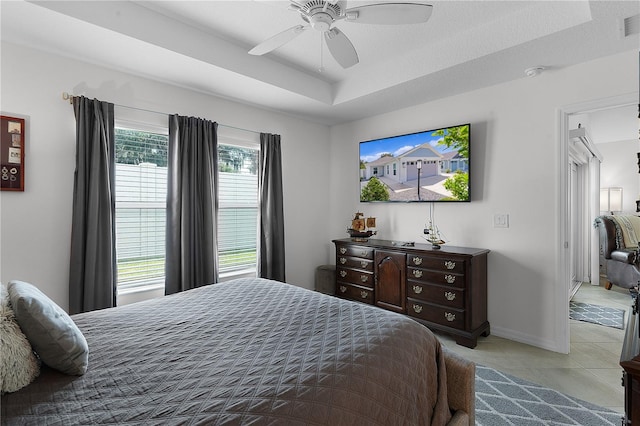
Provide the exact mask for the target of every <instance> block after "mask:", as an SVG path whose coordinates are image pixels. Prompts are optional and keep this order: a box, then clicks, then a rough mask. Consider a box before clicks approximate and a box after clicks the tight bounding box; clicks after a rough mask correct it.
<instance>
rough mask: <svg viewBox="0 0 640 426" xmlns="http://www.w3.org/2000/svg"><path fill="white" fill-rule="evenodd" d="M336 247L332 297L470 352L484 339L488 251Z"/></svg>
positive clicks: (378, 244)
mask: <svg viewBox="0 0 640 426" xmlns="http://www.w3.org/2000/svg"><path fill="white" fill-rule="evenodd" d="M333 242H334V243H335V245H336V295H337V296H339V297H342V298H345V299H350V300H356V301H359V302H363V303H368V304H372V305H376V306H378V307H380V308H383V309H387V310H390V311H394V312H398V313H401V314H405V315H408V316H410V317H411V318H413V319H415V320H416V321H419V322H421V323H423V324H425V325H426V326H427V327H429V328H431V329H435V330H440V331H443V332H446V333H449V334H451V335H453V336H454V337H455V340H456V343H458V344H459V345H463V346H467V347H470V348H474V347H475V346H476V344H477V340H478V336H480V335H482V336H488V335H489V332H490V328H489V322H488V321H487V254H488V253H489V250H485V249H474V248H466V247H452V246H442V248H441V249H437V250H434V249H433V248H432V247H431V245H430V244H415V245H414V246H408V245H405V244H403V243H400V242H394V241H387V240H378V239H370V240H369V241H367V242H356V241H352V240H351V239H350V238H345V239H339V240H333Z"/></svg>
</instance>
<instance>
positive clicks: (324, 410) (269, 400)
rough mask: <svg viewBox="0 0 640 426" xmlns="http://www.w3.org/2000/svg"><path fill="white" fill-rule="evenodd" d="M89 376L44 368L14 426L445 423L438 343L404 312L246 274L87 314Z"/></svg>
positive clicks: (19, 402)
mask: <svg viewBox="0 0 640 426" xmlns="http://www.w3.org/2000/svg"><path fill="white" fill-rule="evenodd" d="M73 319H74V321H75V322H76V324H77V325H78V327H79V328H80V329H81V330H82V332H83V333H84V335H85V337H86V339H87V342H88V343H89V348H90V356H89V370H88V371H87V373H86V374H85V375H84V376H82V377H74V376H65V375H63V374H60V373H57V372H55V371H53V370H50V369H47V368H43V372H42V374H41V376H40V377H39V378H38V379H36V381H35V382H34V383H32V384H31V385H29V386H27V387H26V388H24V389H22V390H20V391H18V392H15V393H12V394H5V395H3V396H2V423H3V424H8V425H13V424H38V425H40V424H43V425H44V424H46V425H64V426H67V425H74V424H83V425H88V424H105V423H109V424H129V425H134V424H135V425H139V424H150V425H153V424H185V425H191V424H193V425H196V424H217V425H223V424H224V425H227V424H229V425H236V424H258V425H263V424H286V425H289V424H292V425H294V424H328V425H353V424H358V425H359V424H362V425H372V424H379V425H395V424H398V425H400V424H402V425H428V424H434V425H442V424H445V423H446V422H447V420H448V419H449V418H450V413H449V409H448V404H447V399H446V372H445V371H444V359H443V354H442V352H441V347H440V344H439V342H438V340H437V339H436V338H435V337H434V336H433V334H432V333H431V332H430V331H429V330H427V329H426V328H425V327H423V326H422V325H420V324H418V323H416V322H414V321H413V320H410V319H408V318H406V317H403V316H401V315H397V314H394V313H391V312H387V311H384V310H382V309H378V308H374V307H370V306H366V305H363V304H359V303H355V302H348V301H345V300H340V299H337V298H334V297H330V296H326V295H323V294H320V293H316V292H312V291H309V290H304V289H301V288H299V287H295V286H292V285H288V284H283V283H278V282H275V281H268V280H262V279H239V280H234V281H230V282H227V283H222V284H215V285H210V286H206V287H201V288H198V289H195V290H190V291H187V292H183V293H180V294H177V295H173V296H167V297H162V298H158V299H154V300H150V301H146V302H141V303H136V304H132V305H127V306H122V307H118V308H113V309H106V310H102V311H95V312H89V313H85V314H79V315H75V316H73Z"/></svg>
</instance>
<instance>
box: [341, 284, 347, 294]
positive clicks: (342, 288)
mask: <svg viewBox="0 0 640 426" xmlns="http://www.w3.org/2000/svg"><path fill="white" fill-rule="evenodd" d="M340 292H341V293H346V292H347V287H345V286H343V285H341V286H340Z"/></svg>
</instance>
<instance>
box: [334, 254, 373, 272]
mask: <svg viewBox="0 0 640 426" xmlns="http://www.w3.org/2000/svg"><path fill="white" fill-rule="evenodd" d="M336 263H337V265H338V266H344V267H346V268H356V269H362V270H364V271H370V272H373V260H369V259H363V258H360V257H347V256H340V255H338V256H337V258H336Z"/></svg>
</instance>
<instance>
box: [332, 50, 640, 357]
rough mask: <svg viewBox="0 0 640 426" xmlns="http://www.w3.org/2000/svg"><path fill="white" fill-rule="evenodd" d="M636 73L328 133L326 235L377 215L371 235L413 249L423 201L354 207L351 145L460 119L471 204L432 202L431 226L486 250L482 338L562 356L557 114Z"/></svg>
mask: <svg viewBox="0 0 640 426" xmlns="http://www.w3.org/2000/svg"><path fill="white" fill-rule="evenodd" d="M637 76H638V61H637V52H634V51H630V52H627V53H624V54H619V55H615V56H611V57H607V58H604V59H601V60H597V61H593V62H589V63H585V64H580V65H577V66H573V67H569V68H566V69H556V70H554V69H551V70H548V71H547V72H545V73H543V74H542V75H540V76H538V77H536V78H526V77H523V78H522V79H520V80H516V81H513V82H509V83H505V84H501V85H497V86H493V87H489V88H485V89H482V90H477V91H474V92H470V93H466V94H462V95H459V96H454V97H450V98H446V99H442V100H439V101H435V102H430V103H426V104H423V105H419V106H415V107H412V108H407V109H403V110H399V111H395V112H392V113H389V114H384V115H380V116H376V117H371V118H367V119H363V120H359V121H356V122H353V123H348V124H345V125H340V126H335V127H333V128H332V129H331V141H332V144H331V163H330V164H331V172H330V173H329V175H330V176H331V188H332V189H331V193H332V194H333V197H332V200H331V210H330V211H331V215H330V218H331V221H330V230H331V235H337V236H345V235H344V228H345V226H346V224H347V221H348V220H349V218H350V217H351V216H352V215H353V213H354V212H355V211H362V212H364V213H365V214H366V215H373V216H376V217H377V225H378V232H379V237H380V238H385V239H392V240H412V241H417V242H420V241H421V240H420V233H421V230H422V228H423V225H424V223H425V220H426V219H427V217H428V214H429V205H428V204H400V205H398V204H393V205H392V204H366V203H359V202H358V199H359V197H358V174H357V171H358V169H357V164H358V142H359V141H363V140H369V139H374V138H379V137H384V136H392V135H395V134H399V133H407V132H414V131H420V130H425V129H430V128H439V127H442V126H448V125H455V124H461V123H467V122H470V123H471V142H470V143H471V155H472V158H471V169H472V170H471V179H472V185H473V186H472V188H471V193H472V195H471V196H472V202H471V203H469V204H436V205H435V221H436V223H437V225H438V226H439V228H440V230H441V231H443V232H444V234H445V236H446V237H447V238H448V244H450V245H454V246H470V247H479V248H488V249H490V250H491V253H490V254H489V272H488V279H489V283H488V292H489V303H488V304H489V306H488V309H489V321H490V323H491V330H492V333H493V334H495V335H498V336H503V337H506V338H510V339H513V340H518V341H521V342H525V343H529V344H532V345H535V346H540V347H543V348H547V349H551V350H562V349H561V348H562V347H563V345H564V344H566V342H564V339H563V333H562V331H561V330H562V327H559V326H558V324H561V323H562V322H565V324H566V322H567V321H568V319H566V318H556V311H557V310H556V299H557V298H556V295H557V293H558V291H557V286H566V284H565V283H563V282H560V276H561V269H562V268H561V265H559V263H558V261H557V259H558V255H559V253H560V251H561V250H564V249H563V248H562V247H559V244H558V241H559V238H558V233H559V230H560V229H561V223H560V218H559V212H560V204H559V203H560V202H564V200H560V195H559V194H560V172H559V171H560V164H559V153H560V148H559V140H558V129H559V123H558V122H557V121H558V120H557V116H558V108H561V107H564V106H567V105H573V104H577V103H580V102H585V101H588V100H593V99H600V98H607V97H611V96H615V95H622V94H628V93H631V92H637V91H638V79H637ZM495 213H507V214H509V228H507V229H501V228H494V227H493V215H494V214H495ZM565 288H567V289H568V287H565Z"/></svg>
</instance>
